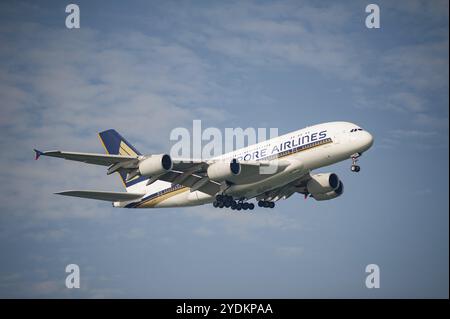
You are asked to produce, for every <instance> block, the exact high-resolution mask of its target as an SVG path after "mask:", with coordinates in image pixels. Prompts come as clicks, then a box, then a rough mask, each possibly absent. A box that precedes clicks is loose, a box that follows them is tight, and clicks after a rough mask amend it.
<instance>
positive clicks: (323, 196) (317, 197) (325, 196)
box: [312, 181, 344, 201]
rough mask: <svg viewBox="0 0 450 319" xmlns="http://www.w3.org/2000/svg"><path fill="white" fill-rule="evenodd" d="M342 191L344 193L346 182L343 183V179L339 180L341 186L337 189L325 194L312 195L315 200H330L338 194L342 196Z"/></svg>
mask: <svg viewBox="0 0 450 319" xmlns="http://www.w3.org/2000/svg"><path fill="white" fill-rule="evenodd" d="M342 193H344V184H343V183H342V181H339V186H338V187H337V188H336V189H335V190H332V191H331V192H328V193H325V194H312V197H313V198H314V199H315V200H319V201H320V200H329V199H333V198H336V197H338V196H341V195H342Z"/></svg>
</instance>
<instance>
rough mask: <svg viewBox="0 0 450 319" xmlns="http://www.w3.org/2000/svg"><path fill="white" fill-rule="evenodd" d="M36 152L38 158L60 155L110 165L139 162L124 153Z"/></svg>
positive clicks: (136, 158) (80, 160)
mask: <svg viewBox="0 0 450 319" xmlns="http://www.w3.org/2000/svg"><path fill="white" fill-rule="evenodd" d="M34 151H35V152H36V159H38V158H39V157H40V156H50V157H59V158H64V159H66V160H71V161H78V162H83V163H89V164H95V165H103V166H110V165H113V164H117V163H125V162H129V163H130V164H134V165H136V164H137V163H138V162H139V159H138V157H137V156H124V155H113V154H95V153H78V152H62V151H47V152H41V151H38V150H36V149H35V150H34Z"/></svg>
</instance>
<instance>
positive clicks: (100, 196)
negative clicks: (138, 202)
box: [55, 190, 145, 202]
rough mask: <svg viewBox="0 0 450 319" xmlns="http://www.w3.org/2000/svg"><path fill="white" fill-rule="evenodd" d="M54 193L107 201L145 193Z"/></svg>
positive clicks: (134, 196)
mask: <svg viewBox="0 0 450 319" xmlns="http://www.w3.org/2000/svg"><path fill="white" fill-rule="evenodd" d="M55 194H57V195H64V196H73V197H81V198H89V199H97V200H105V201H108V202H121V201H129V200H134V199H139V198H141V197H143V196H144V195H145V194H139V193H124V192H100V191H77V190H70V191H63V192H58V193H55Z"/></svg>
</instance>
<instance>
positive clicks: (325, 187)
mask: <svg viewBox="0 0 450 319" xmlns="http://www.w3.org/2000/svg"><path fill="white" fill-rule="evenodd" d="M306 187H307V189H308V192H309V193H310V194H311V196H312V197H314V199H316V200H328V199H333V198H336V197H338V196H340V195H342V193H343V192H344V184H343V183H342V182H341V181H340V180H339V177H338V176H337V175H336V174H334V173H323V174H314V175H312V176H311V179H310V180H309V181H308V183H307V185H306Z"/></svg>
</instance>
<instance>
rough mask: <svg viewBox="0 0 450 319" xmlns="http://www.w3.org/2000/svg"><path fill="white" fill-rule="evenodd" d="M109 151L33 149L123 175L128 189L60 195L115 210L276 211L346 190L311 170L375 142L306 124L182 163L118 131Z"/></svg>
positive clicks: (350, 127) (358, 131) (339, 128)
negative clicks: (295, 198)
mask: <svg viewBox="0 0 450 319" xmlns="http://www.w3.org/2000/svg"><path fill="white" fill-rule="evenodd" d="M98 135H99V137H100V140H101V142H102V144H103V146H104V148H105V150H106V154H95V153H77V152H63V151H47V152H41V151H39V150H36V149H35V150H34V151H35V155H36V156H35V159H36V160H37V159H38V158H39V157H40V156H50V157H58V158H64V159H66V160H72V161H79V162H84V163H89V164H95V165H102V166H107V167H108V168H107V172H106V173H107V175H110V174H113V173H118V174H119V176H120V178H121V180H122V182H123V185H124V187H125V189H126V192H104V191H91V190H69V191H63V192H58V193H55V194H58V195H65V196H74V197H81V198H89V199H96V200H103V201H109V202H112V205H113V207H124V208H160V207H184V206H196V205H203V204H210V203H212V204H213V206H214V207H217V208H224V207H225V208H231V209H232V210H238V211H240V210H253V209H254V208H255V204H254V203H253V202H251V201H252V200H256V202H257V204H258V206H259V207H264V208H274V207H275V202H277V201H279V200H282V199H288V198H289V197H291V196H292V195H293V194H295V193H299V194H302V195H303V196H304V197H305V199H306V198H308V197H312V198H314V199H315V200H317V201H324V200H331V199H334V198H336V197H339V196H341V195H342V194H343V192H344V184H343V183H342V181H341V180H340V179H339V177H338V176H337V175H336V174H335V173H313V170H316V169H318V168H321V167H325V166H329V165H332V164H335V163H338V162H341V161H344V160H347V159H351V161H352V164H351V171H352V172H359V171H360V166H359V165H357V161H358V159H359V157H360V156H361V155H362V154H363V153H364V152H365V151H367V150H368V149H369V148H370V147H371V146H372V145H373V140H374V139H373V136H372V135H371V134H370V133H369V132H367V131H365V130H364V129H362V128H361V127H359V126H358V125H356V124H353V123H350V122H328V123H323V124H318V125H313V126H309V127H306V128H304V129H301V130H297V131H294V132H291V133H288V134H285V135H282V136H278V137H275V138H272V139H269V140H266V141H263V142H260V143H257V144H254V145H250V146H248V147H245V148H242V149H238V150H235V151H233V152H230V153H226V154H223V155H220V156H218V157H215V158H211V159H206V160H201V159H181V158H180V159H177V158H172V157H171V156H170V155H167V154H152V155H142V154H141V153H140V152H139V151H138V150H137V149H136V148H135V147H134V146H133V145H131V144H130V143H129V142H128V141H127V140H126V139H125V138H123V137H122V136H121V135H120V134H119V133H118V132H116V131H115V130H113V129H109V130H106V131H103V132H100V133H99V134H98Z"/></svg>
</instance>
